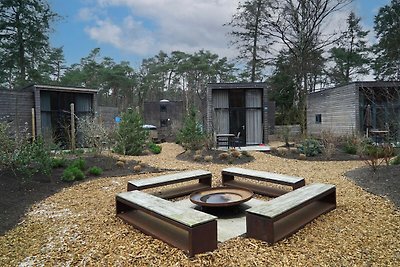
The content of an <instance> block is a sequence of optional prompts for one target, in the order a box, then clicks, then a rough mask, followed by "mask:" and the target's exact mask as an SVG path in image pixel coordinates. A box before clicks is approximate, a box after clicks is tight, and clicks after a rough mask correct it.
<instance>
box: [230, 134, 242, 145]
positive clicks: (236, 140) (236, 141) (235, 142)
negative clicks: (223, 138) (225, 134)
mask: <svg viewBox="0 0 400 267" xmlns="http://www.w3.org/2000/svg"><path fill="white" fill-rule="evenodd" d="M241 143H242V139H241V138H240V132H238V133H237V135H236V136H235V137H233V142H232V146H233V147H234V148H236V147H238V148H240V145H241Z"/></svg>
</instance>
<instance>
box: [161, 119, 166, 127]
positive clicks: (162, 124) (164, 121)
mask: <svg viewBox="0 0 400 267" xmlns="http://www.w3.org/2000/svg"><path fill="white" fill-rule="evenodd" d="M167 126H168V120H166V119H161V120H160V127H167Z"/></svg>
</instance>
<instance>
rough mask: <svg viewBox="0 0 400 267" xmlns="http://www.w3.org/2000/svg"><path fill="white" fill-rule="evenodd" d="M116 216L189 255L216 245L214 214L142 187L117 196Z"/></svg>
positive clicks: (209, 249) (210, 249)
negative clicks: (149, 192) (162, 196)
mask: <svg viewBox="0 0 400 267" xmlns="http://www.w3.org/2000/svg"><path fill="white" fill-rule="evenodd" d="M116 211H117V216H118V217H119V218H121V219H122V220H124V221H125V222H127V223H129V224H131V225H133V226H134V227H136V228H138V229H139V230H141V231H142V232H144V233H146V234H148V235H151V236H153V237H155V238H158V239H161V240H163V241H164V242H166V243H168V244H170V245H172V246H174V247H177V248H179V249H182V250H183V251H185V252H186V253H187V254H189V256H190V257H191V256H193V255H195V254H198V253H203V252H207V251H212V250H214V249H216V248H217V221H216V219H217V217H215V216H212V215H209V214H207V213H203V212H200V211H197V210H194V209H191V208H183V207H179V206H176V204H174V203H173V202H171V201H168V200H165V199H162V198H158V197H156V196H153V195H150V194H147V193H145V192H142V191H129V192H123V193H120V194H118V195H117V196H116Z"/></svg>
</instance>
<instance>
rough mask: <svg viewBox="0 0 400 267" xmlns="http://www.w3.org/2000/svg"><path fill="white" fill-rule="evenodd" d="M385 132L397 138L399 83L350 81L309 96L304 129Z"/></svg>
mask: <svg viewBox="0 0 400 267" xmlns="http://www.w3.org/2000/svg"><path fill="white" fill-rule="evenodd" d="M324 130H325V131H331V132H333V133H334V134H336V135H338V136H341V135H349V134H353V133H359V134H366V133H367V131H371V130H372V131H387V132H388V135H389V136H390V137H391V138H393V139H397V140H400V82H372V81H371V82H353V83H350V84H348V85H345V86H340V87H334V88H329V89H325V90H321V91H318V92H314V93H311V94H309V95H308V102H307V132H308V134H311V135H319V134H321V132H322V131H324Z"/></svg>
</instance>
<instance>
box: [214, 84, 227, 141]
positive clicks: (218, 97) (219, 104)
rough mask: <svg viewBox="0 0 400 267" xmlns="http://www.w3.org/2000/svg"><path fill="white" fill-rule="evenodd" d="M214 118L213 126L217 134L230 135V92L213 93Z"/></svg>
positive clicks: (215, 91) (217, 91)
mask: <svg viewBox="0 0 400 267" xmlns="http://www.w3.org/2000/svg"><path fill="white" fill-rule="evenodd" d="M213 107H214V118H213V126H214V131H215V133H217V134H223V133H229V98H228V91H225V90H224V91H219V90H214V91H213Z"/></svg>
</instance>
